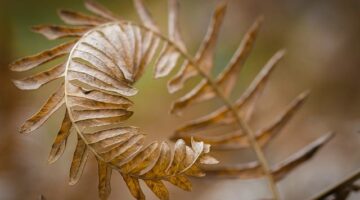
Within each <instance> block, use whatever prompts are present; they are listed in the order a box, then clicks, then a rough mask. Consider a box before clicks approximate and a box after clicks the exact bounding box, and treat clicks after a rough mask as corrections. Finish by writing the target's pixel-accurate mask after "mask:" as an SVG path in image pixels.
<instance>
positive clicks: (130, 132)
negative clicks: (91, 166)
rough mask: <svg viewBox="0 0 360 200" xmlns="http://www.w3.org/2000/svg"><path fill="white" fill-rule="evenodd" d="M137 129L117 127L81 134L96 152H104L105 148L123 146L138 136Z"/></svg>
mask: <svg viewBox="0 0 360 200" xmlns="http://www.w3.org/2000/svg"><path fill="white" fill-rule="evenodd" d="M138 134H139V129H138V128H136V127H132V126H125V127H117V128H112V129H106V130H101V131H96V132H92V133H86V134H83V135H84V138H85V139H86V140H87V143H88V144H89V145H90V146H92V147H93V148H94V149H95V150H97V151H98V152H106V151H107V148H110V149H111V148H113V147H114V146H115V145H119V144H123V143H124V142H126V141H127V140H129V139H130V138H131V137H133V136H135V135H138Z"/></svg>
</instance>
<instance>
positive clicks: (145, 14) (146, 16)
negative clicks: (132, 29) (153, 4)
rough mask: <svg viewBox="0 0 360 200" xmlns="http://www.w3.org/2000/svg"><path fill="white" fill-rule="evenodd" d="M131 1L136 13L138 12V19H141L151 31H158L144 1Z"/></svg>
mask: <svg viewBox="0 0 360 200" xmlns="http://www.w3.org/2000/svg"><path fill="white" fill-rule="evenodd" d="M133 2H134V6H135V9H136V11H137V13H138V15H139V17H140V19H141V20H142V23H143V24H144V25H145V26H146V27H148V28H150V29H152V30H153V31H156V32H159V31H160V29H159V28H158V26H157V25H156V23H155V21H154V19H153V18H152V16H151V14H150V12H149V10H148V9H147V8H146V6H145V5H144V1H143V0H133Z"/></svg>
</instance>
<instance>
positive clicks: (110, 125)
mask: <svg viewBox="0 0 360 200" xmlns="http://www.w3.org/2000/svg"><path fill="white" fill-rule="evenodd" d="M134 2H135V5H136V8H137V10H138V12H139V14H140V16H141V18H142V20H143V23H144V25H137V24H135V23H131V22H128V21H123V20H120V18H119V17H118V16H116V15H115V14H113V13H112V12H111V11H109V10H107V9H106V8H104V7H102V6H101V5H99V4H97V3H96V2H93V1H86V2H85V6H86V8H87V9H88V10H89V11H91V12H92V13H93V14H95V16H93V15H87V14H83V13H79V12H74V11H69V10H60V11H59V16H60V18H61V19H62V20H63V21H64V22H65V23H67V24H69V25H75V26H74V27H67V26H58V25H41V26H35V27H34V28H33V30H34V31H35V32H37V33H39V34H41V35H44V36H45V37H46V38H48V39H50V40H52V39H58V38H76V39H75V40H73V41H70V42H66V43H64V44H61V45H59V46H56V47H54V48H52V49H50V50H46V51H43V52H41V53H39V54H36V55H34V56H29V57H25V58H22V59H19V60H18V61H15V62H14V63H12V64H11V65H10V67H11V69H12V70H13V71H19V72H20V71H28V70H31V69H34V68H38V67H39V68H40V67H41V66H42V65H43V64H45V63H48V62H50V61H54V60H56V59H58V58H60V57H66V63H59V64H56V65H55V66H54V67H53V68H51V69H49V70H46V71H44V72H41V73H39V74H35V75H32V76H30V77H26V78H24V79H21V80H15V81H14V83H15V85H16V86H17V87H19V88H20V89H24V90H34V89H38V88H40V87H41V86H42V85H45V84H47V83H49V82H51V81H53V80H55V79H59V78H61V79H63V81H62V84H61V86H60V87H59V88H58V89H57V90H56V91H55V92H54V93H53V94H52V95H51V96H50V98H49V99H48V100H47V101H46V103H45V104H44V105H43V107H42V108H41V109H40V111H39V112H37V113H36V114H35V115H33V116H32V117H31V118H30V119H29V120H27V121H26V122H25V123H24V125H23V126H22V127H21V129H20V132H21V133H30V132H33V131H35V130H36V129H38V128H39V127H41V126H42V125H43V124H44V123H45V122H46V120H47V119H48V118H49V117H50V116H51V115H52V114H53V113H54V112H56V111H57V110H59V108H60V107H63V106H65V107H66V113H65V117H64V119H63V122H62V125H61V128H60V131H59V133H58V135H57V136H56V139H55V141H54V143H53V145H52V148H51V152H50V155H49V159H48V161H49V163H54V162H55V161H56V160H58V158H59V157H60V156H61V155H62V154H63V152H64V150H65V148H66V143H67V139H68V137H69V135H70V132H71V129H73V130H75V131H76V134H77V140H78V141H77V145H76V149H75V152H74V155H73V160H72V163H71V167H70V181H69V183H70V185H74V184H76V183H77V182H78V181H79V179H80V177H81V174H82V172H83V170H84V168H85V166H86V162H87V160H88V158H89V156H90V155H94V156H95V157H96V159H97V162H98V175H99V185H98V188H99V197H100V198H101V199H107V198H108V197H109V195H110V192H111V186H110V180H111V175H112V171H113V170H115V171H117V172H119V173H120V174H121V176H122V177H123V179H124V181H125V182H126V184H127V186H128V188H129V190H130V193H131V194H132V195H133V196H134V197H135V198H136V199H145V196H144V193H143V192H142V189H141V187H140V184H139V182H140V180H142V181H144V182H145V184H146V185H147V186H148V187H149V188H150V190H152V191H153V192H154V194H155V195H156V196H157V197H158V198H159V199H169V193H168V190H167V188H166V187H165V185H164V183H163V182H164V181H168V182H170V183H172V184H173V185H175V186H177V187H179V188H181V189H183V190H186V191H190V190H191V188H192V186H191V182H190V181H189V179H188V177H189V176H195V177H202V176H204V175H205V174H204V172H203V171H202V169H201V165H203V164H207V165H209V164H216V163H217V160H216V159H215V158H213V157H211V156H209V155H207V154H208V153H209V151H210V145H207V144H204V143H203V142H196V141H195V140H192V141H191V145H190V146H187V145H186V144H185V141H183V140H181V139H179V140H177V142H176V144H175V147H174V150H173V152H172V149H171V147H170V145H169V144H168V143H166V142H161V143H159V142H152V143H151V144H145V143H144V137H145V135H144V133H142V132H141V131H140V129H139V128H137V127H133V126H129V125H126V124H124V121H126V120H127V119H128V118H130V117H131V116H132V114H133V112H132V111H131V110H130V108H131V107H132V106H133V102H132V101H131V100H130V97H131V96H134V95H135V94H136V93H137V89H135V88H134V87H133V84H134V83H135V82H136V81H137V80H139V78H140V77H141V75H142V74H143V72H144V70H145V68H146V67H147V66H148V65H149V63H150V62H151V61H152V60H155V58H154V56H155V52H156V51H159V50H161V49H162V50H161V52H162V53H161V56H160V57H159V58H158V59H157V60H158V61H157V65H156V67H155V69H156V77H160V76H164V75H166V74H167V73H168V72H169V71H171V69H172V68H173V67H174V66H175V65H176V63H177V60H178V59H179V57H180V55H181V54H183V52H182V51H184V50H185V49H186V47H185V45H184V43H183V42H182V40H181V38H180V35H179V29H178V22H177V9H178V2H177V1H174V0H170V1H169V8H170V9H169V10H170V17H169V38H170V39H168V38H167V36H164V35H162V34H161V33H160V29H159V28H157V26H156V24H155V22H154V21H153V20H152V18H151V17H150V15H149V12H148V11H147V10H146V8H145V6H144V5H143V2H142V1H137V0H135V1H134ZM178 46H179V47H178ZM179 48H181V50H182V51H180V50H179Z"/></svg>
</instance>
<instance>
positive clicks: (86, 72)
mask: <svg viewBox="0 0 360 200" xmlns="http://www.w3.org/2000/svg"><path fill="white" fill-rule="evenodd" d="M67 75H68V80H70V81H71V80H79V81H81V82H83V83H86V84H88V85H90V86H92V87H95V88H96V86H97V84H99V86H98V88H101V89H103V90H107V91H109V92H115V93H118V94H121V95H125V96H132V95H135V94H136V92H137V90H136V89H134V88H133V87H132V86H130V85H129V84H128V83H126V82H124V81H121V80H117V79H114V78H113V77H111V76H109V75H107V74H106V73H104V72H102V71H100V70H99V69H95V68H92V67H91V66H89V65H87V64H83V63H80V62H78V61H77V60H75V61H74V60H72V61H70V62H69V64H68V74H67Z"/></svg>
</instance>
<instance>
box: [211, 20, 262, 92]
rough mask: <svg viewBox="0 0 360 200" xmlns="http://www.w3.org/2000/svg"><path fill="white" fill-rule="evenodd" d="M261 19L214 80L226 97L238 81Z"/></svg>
mask: <svg viewBox="0 0 360 200" xmlns="http://www.w3.org/2000/svg"><path fill="white" fill-rule="evenodd" d="M262 21H263V17H259V18H258V19H257V20H256V21H255V22H254V24H253V25H252V26H251V27H250V29H249V30H248V31H247V32H246V33H245V36H244V37H243V39H242V41H241V43H240V45H239V47H238V49H237V51H236V52H235V54H234V56H233V57H232V59H231V60H230V62H229V64H228V66H227V67H226V68H225V69H224V70H223V71H222V72H221V73H220V74H219V76H218V77H217V78H216V83H217V84H218V85H219V86H220V87H221V90H222V91H223V93H224V94H225V95H226V96H229V95H230V94H231V91H232V89H233V88H234V86H235V83H236V81H237V79H238V77H239V76H238V74H239V72H240V70H241V68H242V67H243V65H244V63H245V61H246V59H247V58H248V57H249V55H250V52H251V50H252V48H253V46H254V43H255V40H256V37H257V34H258V32H259V29H260V26H261V24H262Z"/></svg>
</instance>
